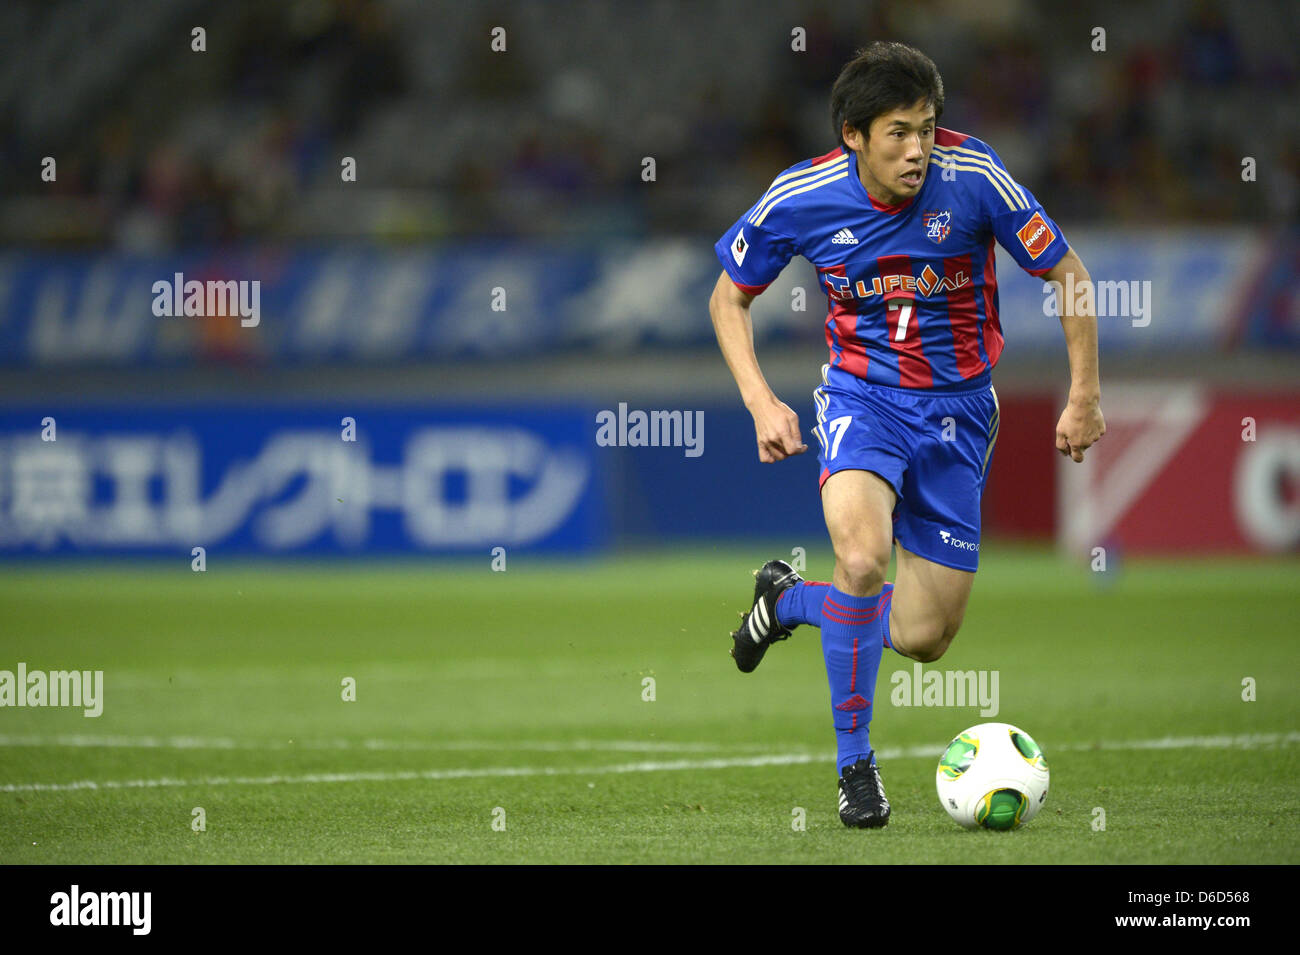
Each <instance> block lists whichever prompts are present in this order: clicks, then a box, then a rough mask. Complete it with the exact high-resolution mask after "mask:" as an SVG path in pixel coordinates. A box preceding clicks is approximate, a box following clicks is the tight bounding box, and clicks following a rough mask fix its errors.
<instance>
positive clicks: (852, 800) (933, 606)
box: [709, 42, 1105, 828]
mask: <svg viewBox="0 0 1300 955" xmlns="http://www.w3.org/2000/svg"><path fill="white" fill-rule="evenodd" d="M942 114H943V80H942V79H941V77H940V76H939V71H938V70H937V69H936V67H935V65H934V63H933V62H932V61H931V60H930V59H929V58H928V57H927V56H925V55H924V54H923V53H921V52H920V51H918V50H916V49H914V48H912V47H909V46H906V45H904V44H902V43H887V42H876V43H873V44H871V45H870V46H868V47H866V48H865V49H863V50H861V51H860V52H859V53H858V54H857V55H856V56H855V58H854V59H853V60H851V61H850V62H849V63H848V64H847V65H846V66H845V67H844V69H843V71H842V72H841V73H840V75H839V78H838V79H837V80H836V81H835V85H834V87H833V88H832V91H831V118H832V123H833V128H834V130H835V132H836V134H837V136H838V137H839V141H840V145H839V146H838V147H837V148H835V149H833V150H831V151H830V152H829V153H827V154H826V155H824V156H820V157H818V158H816V159H808V160H805V161H803V162H800V163H797V164H795V165H794V166H791V167H790V168H789V169H787V170H785V171H784V172H782V173H781V174H780V175H779V176H777V177H776V178H775V179H774V180H773V181H772V185H771V187H770V188H769V189H768V190H767V192H765V193H764V194H763V196H762V198H761V199H759V201H758V202H757V203H756V204H755V205H754V207H753V208H752V209H750V210H749V212H747V213H746V214H745V215H744V216H743V217H742V218H741V219H740V221H739V222H737V223H736V224H735V225H734V226H732V227H731V229H730V230H728V231H727V233H726V234H725V235H724V236H723V237H722V238H721V239H720V240H719V241H718V243H717V246H716V251H717V254H718V258H719V259H720V260H721V262H722V266H723V270H724V271H723V272H722V274H721V275H720V276H719V278H718V283H717V286H716V287H715V289H714V291H713V296H712V299H711V300H710V302H709V312H710V315H711V316H712V318H713V326H714V330H715V332H716V334H717V337H718V344H719V346H720V347H721V349H722V354H723V356H724V358H725V359H726V362H727V365H728V367H729V368H730V369H731V373H732V375H733V376H734V377H735V379H736V383H737V385H738V386H739V388H740V393H741V397H742V399H743V400H744V402H745V406H746V407H747V408H748V409H749V411H750V413H751V414H752V415H753V417H754V427H755V431H756V433H757V439H758V457H759V460H760V461H763V462H773V461H781V460H784V459H785V458H788V457H790V456H792V455H795V454H801V453H803V452H804V451H805V450H807V446H806V445H805V444H804V442H803V440H802V438H801V437H800V432H799V420H798V416H797V415H796V414H795V413H794V412H793V411H792V410H791V409H790V408H789V407H788V406H786V405H785V404H783V403H782V402H781V400H780V399H779V398H777V396H776V395H775V394H774V393H773V391H772V389H771V388H770V387H769V386H768V384H767V382H766V380H765V379H764V378H763V373H762V371H761V370H760V369H759V365H758V359H757V357H756V355H755V353H754V344H753V330H752V325H751V321H750V314H749V307H750V303H751V302H752V301H753V300H754V297H755V296H757V295H759V294H760V293H761V292H762V291H763V290H764V289H765V288H767V286H768V285H769V284H771V283H772V281H773V280H774V279H776V277H777V275H779V274H780V272H781V270H782V269H783V268H785V266H786V264H787V263H788V262H789V261H790V259H791V258H793V257H794V255H795V254H796V253H797V254H800V255H802V256H804V257H805V258H806V259H808V260H809V261H810V262H811V263H812V264H813V265H814V266H815V267H816V270H817V276H818V281H819V282H820V284H821V286H822V288H823V289H824V291H825V292H826V295H827V298H828V300H829V306H830V307H829V311H828V313H827V316H826V323H825V327H826V342H827V344H828V345H829V346H830V361H829V363H828V364H826V365H825V366H823V368H822V378H821V386H820V387H819V388H817V389H816V391H814V392H813V398H814V401H815V404H816V412H817V420H816V424H815V425H814V427H813V433H814V434H815V435H816V436H817V440H818V443H819V444H820V453H819V461H820V464H821V475H820V481H821V500H822V510H823V513H824V516H825V519H826V527H827V530H828V531H829V532H830V538H831V545H832V547H833V549H834V553H835V571H834V576H833V577H832V579H831V581H830V582H828V583H817V582H812V581H804V580H803V579H802V578H801V577H800V576H799V575H798V574H797V573H795V571H794V570H793V569H792V568H791V567H790V565H789V564H787V563H785V562H783V561H779V560H774V561H769V562H768V563H767V564H765V565H764V566H763V567H762V569H761V570H760V571H758V572H756V578H757V582H756V586H755V588H754V602H753V607H752V609H751V610H750V611H749V612H748V613H745V614H743V616H742V620H741V623H740V627H739V629H737V630H736V631H735V632H733V633H732V635H731V636H732V641H733V646H732V651H731V652H732V656H733V657H734V658H735V661H736V665H737V666H738V667H739V668H740V670H741V671H742V672H744V673H749V672H750V671H752V670H753V669H754V668H755V667H756V666H758V664H759V661H761V660H762V658H763V654H764V653H765V652H766V651H767V648H768V646H770V645H771V644H772V643H773V642H774V641H777V640H784V639H786V638H787V637H789V636H790V633H791V631H792V630H793V629H794V628H795V627H797V626H798V625H800V624H805V623H806V624H812V625H813V626H818V627H820V628H821V641H822V653H823V656H824V659H825V663H826V675H827V679H828V680H829V683H830V691H831V707H832V709H831V714H832V720H833V724H834V727H835V733H836V740H837V751H838V752H837V767H838V770H839V809H840V819H841V820H842V821H843V823H844V824H845V825H846V826H856V827H864V828H866V827H877V826H883V825H885V823H886V822H887V821H888V819H889V802H888V800H887V798H886V797H885V792H884V787H883V785H882V783H881V779H880V771H879V769H878V768H877V766H876V760H875V756H874V754H873V751H872V748H871V741H870V737H869V734H868V728H869V726H870V723H871V714H872V710H873V697H874V695H875V687H876V675H877V672H878V671H879V668H880V659H881V656H882V654H883V652H884V648H886V647H888V648H890V649H892V650H894V651H895V652H897V653H899V654H901V655H903V656H905V657H910V658H911V659H913V660H920V661H922V662H931V661H934V660H937V659H939V658H940V657H941V656H942V655H943V653H944V651H945V650H946V649H947V648H948V645H949V644H950V643H951V642H952V639H953V637H954V636H956V634H957V630H958V628H959V627H960V626H961V622H962V617H963V615H964V613H965V610H966V602H967V598H968V597H969V596H970V591H971V583H972V581H973V580H974V577H975V570H976V567H977V566H978V562H979V542H980V497H981V495H982V493H983V490H984V482H985V478H986V476H987V474H988V466H989V460H990V458H991V457H992V454H993V445H994V442H995V441H996V440H997V434H998V400H997V394H996V393H995V392H994V390H993V385H992V379H991V372H992V369H993V367H994V366H995V365H996V364H997V361H998V356H999V355H1000V354H1001V352H1002V331H1001V327H1000V325H999V322H998V290H997V276H996V275H995V274H994V255H993V241H994V240H995V239H996V240H997V241H998V242H999V243H1000V244H1001V245H1002V247H1003V248H1004V249H1006V250H1007V252H1009V253H1010V254H1011V256H1012V258H1014V259H1015V260H1016V262H1017V264H1019V265H1020V267H1021V268H1023V269H1024V270H1025V271H1027V272H1028V273H1029V274H1031V275H1035V276H1039V277H1042V278H1043V279H1045V280H1047V281H1058V282H1065V281H1066V280H1067V277H1068V276H1070V275H1073V280H1074V283H1075V285H1076V286H1078V287H1080V288H1082V287H1083V286H1082V285H1080V284H1079V283H1084V282H1088V281H1089V276H1088V272H1087V270H1086V269H1085V268H1084V266H1083V263H1082V262H1081V261H1080V259H1079V256H1078V255H1076V254H1075V253H1074V251H1073V250H1072V249H1071V248H1070V247H1069V245H1068V244H1067V242H1066V240H1065V236H1064V235H1063V234H1062V232H1061V228H1060V227H1059V226H1058V225H1057V224H1056V223H1055V222H1053V221H1052V219H1051V218H1050V217H1049V216H1048V215H1047V213H1046V212H1045V211H1044V210H1043V207H1042V206H1040V205H1039V204H1038V201H1037V200H1036V199H1035V198H1034V197H1033V196H1032V195H1031V194H1030V193H1029V191H1028V190H1027V189H1025V188H1024V187H1022V186H1020V185H1019V184H1018V183H1017V182H1016V181H1015V180H1014V179H1013V178H1012V177H1011V176H1010V175H1009V174H1008V172H1007V170H1006V168H1005V167H1004V166H1003V165H1002V161H1001V160H1000V159H999V158H998V156H997V154H996V153H994V151H993V150H992V149H991V148H989V146H987V145H986V144H985V143H983V142H981V141H980V140H978V139H975V138H974V137H972V136H970V135H968V134H966V133H958V132H953V131H952V130H949V129H944V128H942V127H940V126H938V125H937V122H938V120H939V118H940V116H942ZM1079 301H1080V302H1081V303H1084V304H1086V303H1087V301H1088V300H1087V298H1083V299H1080V300H1079ZM1071 304H1073V303H1071ZM1061 323H1062V326H1063V329H1064V332H1065V339H1066V347H1067V350H1068V352H1069V362H1070V378H1071V380H1070V390H1069V398H1068V402H1067V404H1066V407H1065V410H1064V411H1063V412H1062V414H1061V417H1060V420H1059V422H1058V423H1057V426H1056V447H1057V450H1059V451H1060V452H1061V453H1062V454H1064V455H1067V456H1069V457H1070V458H1071V459H1073V460H1074V461H1082V460H1083V455H1084V451H1086V450H1087V449H1088V448H1089V447H1090V446H1091V445H1092V444H1094V443H1095V442H1096V441H1097V440H1098V439H1099V438H1100V437H1101V435H1102V434H1104V433H1105V423H1104V421H1103V419H1102V415H1101V410H1100V406H1099V402H1100V395H1101V392H1100V383H1099V379H1098V369H1097V326H1096V318H1095V315H1094V314H1092V312H1091V309H1090V305H1089V308H1088V310H1087V311H1085V310H1084V308H1082V307H1080V308H1078V309H1071V310H1069V311H1064V310H1063V311H1062V316H1061ZM895 542H897V544H898V573H897V577H896V580H895V583H894V584H889V583H887V582H886V581H885V573H886V570H887V568H888V566H889V560H890V554H891V550H892V546H893V544H894V543H895Z"/></svg>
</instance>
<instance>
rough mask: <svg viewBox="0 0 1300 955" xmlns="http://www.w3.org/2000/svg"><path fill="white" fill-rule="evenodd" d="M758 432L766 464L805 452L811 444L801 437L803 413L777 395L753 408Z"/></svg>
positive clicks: (759, 443)
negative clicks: (800, 415) (795, 410)
mask: <svg viewBox="0 0 1300 955" xmlns="http://www.w3.org/2000/svg"><path fill="white" fill-rule="evenodd" d="M750 413H751V414H752V415H753V416H754V431H755V432H756V433H757V435H758V459H759V460H760V461H762V462H763V463H764V464H770V463H771V462H773V461H784V460H785V459H786V458H788V457H790V456H791V455H795V454H803V453H804V452H805V451H807V450H808V445H806V444H804V443H803V439H802V438H800V437H799V416H798V415H797V414H795V413H794V412H793V411H791V410H790V408H789V406H788V405H786V404H785V403H784V402H782V401H779V400H778V399H777V398H775V397H773V398H771V399H770V400H767V401H764V402H762V403H761V404H758V405H756V406H755V407H753V408H751V409H750Z"/></svg>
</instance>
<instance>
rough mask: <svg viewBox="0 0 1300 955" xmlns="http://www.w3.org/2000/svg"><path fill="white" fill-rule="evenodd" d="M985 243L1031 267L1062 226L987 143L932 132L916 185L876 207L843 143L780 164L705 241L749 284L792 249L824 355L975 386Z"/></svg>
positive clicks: (758, 286)
mask: <svg viewBox="0 0 1300 955" xmlns="http://www.w3.org/2000/svg"><path fill="white" fill-rule="evenodd" d="M995 239H996V240H997V241H998V242H999V243H1000V244H1001V245H1002V247H1003V248H1004V249H1006V250H1007V252H1009V253H1010V254H1011V256H1012V258H1014V259H1015V260H1016V262H1017V263H1018V264H1019V265H1020V267H1021V268H1023V269H1024V270H1025V271H1026V272H1028V273H1029V274H1031V275H1036V276H1041V275H1043V274H1044V273H1045V272H1047V271H1049V270H1050V269H1051V268H1052V266H1054V265H1056V263H1057V262H1059V261H1060V259H1061V257H1062V256H1063V255H1065V253H1066V251H1067V250H1068V249H1069V245H1068V244H1067V242H1066V240H1065V236H1064V234H1063V233H1062V232H1061V229H1060V227H1059V226H1058V225H1057V224H1056V223H1055V222H1053V221H1052V220H1051V219H1050V218H1048V216H1047V213H1046V212H1044V211H1043V207H1042V206H1041V205H1039V203H1038V200H1036V199H1035V198H1034V197H1033V195H1031V194H1030V192H1029V190H1027V189H1025V188H1024V187H1023V186H1021V185H1019V184H1018V183H1017V182H1016V181H1015V180H1014V179H1012V178H1011V176H1010V174H1008V172H1007V170H1006V167H1005V166H1003V165H1002V161H1001V160H1000V159H999V158H998V157H997V154H996V153H994V152H993V150H992V149H990V148H989V147H988V146H987V145H985V144H984V143H982V142H980V141H979V140H978V139H975V138H974V137H971V136H967V135H965V134H964V133H957V132H953V131H952V130H949V129H943V128H939V129H936V130H935V134H934V147H933V149H932V151H931V154H930V168H929V169H928V170H927V172H926V177H925V182H924V184H923V185H922V186H921V191H920V192H919V193H918V194H917V195H916V196H914V197H912V198H911V199H910V200H908V201H907V202H904V203H902V204H900V205H897V206H887V205H884V204H882V203H879V202H877V201H876V200H875V199H873V198H871V196H870V195H868V193H867V190H866V187H865V186H863V185H862V180H861V179H860V178H859V177H858V168H857V157H856V156H855V154H854V153H853V151H852V150H851V149H848V148H847V147H844V146H841V147H839V148H837V149H835V150H833V151H832V152H829V153H827V154H826V155H825V156H820V157H818V158H816V159H807V160H804V161H803V162H801V163H796V164H795V165H793V166H791V167H790V168H789V169H787V170H786V171H785V172H783V173H781V175H779V176H777V177H776V179H774V180H773V181H772V185H771V187H770V188H769V189H768V190H767V192H765V193H764V194H763V197H762V198H761V199H759V201H758V202H757V203H756V204H755V205H754V207H753V208H752V209H750V210H749V212H747V213H745V215H744V217H743V218H741V220H740V221H739V222H737V223H736V224H735V225H734V226H732V227H731V229H729V230H728V231H727V233H726V235H724V236H723V237H722V238H721V239H719V240H718V243H717V245H716V246H715V249H716V251H717V253H718V258H719V259H720V260H721V262H722V267H723V268H724V269H726V271H727V274H728V275H729V276H731V280H732V281H733V282H735V283H736V285H738V286H739V287H740V288H742V289H744V290H745V291H746V292H748V293H749V294H751V295H757V294H759V293H760V292H762V291H763V290H764V289H766V288H767V287H768V286H769V285H770V284H771V283H772V282H773V281H774V280H775V279H776V277H777V276H778V275H779V274H780V273H781V270H782V269H784V268H785V266H786V265H787V264H788V263H789V261H790V260H791V259H792V258H793V257H794V256H795V255H796V254H798V255H802V256H803V257H804V258H806V259H808V261H810V262H811V263H812V264H813V266H814V267H815V268H816V269H817V276H818V280H819V282H820V283H821V286H822V289H823V290H824V291H825V292H826V295H827V298H828V300H829V305H830V307H829V310H828V312H827V316H826V343H827V344H828V345H829V346H830V352H831V362H830V363H831V365H832V366H833V367H835V368H840V369H843V370H844V371H846V372H849V373H850V374H853V375H856V376H857V377H859V378H861V379H863V380H865V381H868V382H872V383H875V384H882V385H892V386H894V387H902V388H917V389H931V388H948V387H952V386H960V385H968V386H969V385H974V384H977V383H978V381H977V380H978V379H981V378H986V377H988V375H989V372H990V371H991V370H992V368H993V366H994V365H996V364H997V362H998V356H999V355H1000V354H1001V353H1002V343H1003V339H1002V328H1001V325H1000V324H999V322H998V281H997V276H996V274H995V272H994V256H993V241H994V240H995Z"/></svg>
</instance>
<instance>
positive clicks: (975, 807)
mask: <svg viewBox="0 0 1300 955" xmlns="http://www.w3.org/2000/svg"><path fill="white" fill-rule="evenodd" d="M934 778H935V788H936V789H938V791H939V802H941V803H942V804H943V808H944V809H946V810H948V815H950V816H952V818H953V820H954V821H955V822H956V823H957V824H958V825H959V826H964V827H965V828H967V829H979V828H984V829H1015V828H1017V827H1019V826H1023V825H1024V824H1025V823H1027V822H1028V821H1029V820H1030V819H1033V818H1034V816H1035V815H1036V814H1037V812H1038V810H1039V809H1041V808H1042V805H1043V802H1044V801H1046V799H1047V782H1048V772H1047V759H1046V758H1045V757H1044V756H1043V751H1042V749H1040V748H1039V746H1038V744H1037V743H1036V742H1034V739H1033V737H1032V736H1030V735H1029V734H1028V733H1026V732H1025V731H1024V730H1022V729H1020V728H1019V727H1016V726H1012V725H1011V724H1010V723H980V724H979V725H978V726H972V727H971V728H970V729H968V730H966V731H965V732H964V733H960V734H958V736H957V738H956V739H954V740H953V741H952V742H951V743H949V744H948V748H947V749H946V750H945V751H944V754H943V758H942V759H940V760H939V768H938V770H937V771H936V772H935V777H934Z"/></svg>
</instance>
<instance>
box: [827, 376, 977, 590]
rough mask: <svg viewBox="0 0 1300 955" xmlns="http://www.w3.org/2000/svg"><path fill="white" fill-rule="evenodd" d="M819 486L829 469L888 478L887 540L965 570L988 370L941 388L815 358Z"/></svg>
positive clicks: (973, 557)
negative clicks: (892, 499) (917, 386)
mask: <svg viewBox="0 0 1300 955" xmlns="http://www.w3.org/2000/svg"><path fill="white" fill-rule="evenodd" d="M813 400H814V402H815V403H816V406H817V426H816V428H814V429H813V430H814V433H815V434H816V435H817V440H818V441H819V442H820V443H821V453H820V454H818V456H817V457H818V461H819V462H820V463H821V479H820V483H819V486H820V485H822V484H825V483H826V479H827V478H828V477H830V476H831V475H832V474H834V473H835V472H836V471H848V470H857V471H874V472H875V473H876V474H878V475H880V476H881V477H882V478H884V479H885V480H886V481H888V482H889V483H890V484H891V485H892V486H893V488H894V493H895V494H897V495H898V501H897V503H896V504H895V505H894V515H893V516H894V540H896V541H898V543H899V544H900V545H902V546H903V547H905V548H907V549H908V550H909V551H911V552H912V553H913V554H917V555H919V556H921V557H924V558H925V559H926V560H932V561H934V562H935V563H936V564H943V565H944V566H945V567H954V568H956V569H958V570H966V571H970V572H972V573H974V571H975V570H976V568H977V567H979V546H980V497H981V496H982V495H983V493H984V482H985V479H986V478H987V476H988V468H989V463H990V462H991V461H992V459H993V445H994V443H995V442H996V441H997V437H998V396H997V392H995V391H994V390H993V385H992V383H991V381H990V376H989V375H987V374H985V375H983V376H981V379H980V381H979V382H978V383H976V384H970V383H967V384H963V385H962V386H960V388H954V389H951V390H947V391H927V392H917V391H915V390H913V389H909V388H891V387H889V386H887V385H875V384H868V383H867V382H865V381H863V380H862V379H861V378H858V377H857V376H856V375H851V374H849V373H848V372H846V371H843V370H841V369H839V368H831V367H830V366H823V368H822V386H821V387H820V388H818V389H817V390H816V391H814V392H813Z"/></svg>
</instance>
